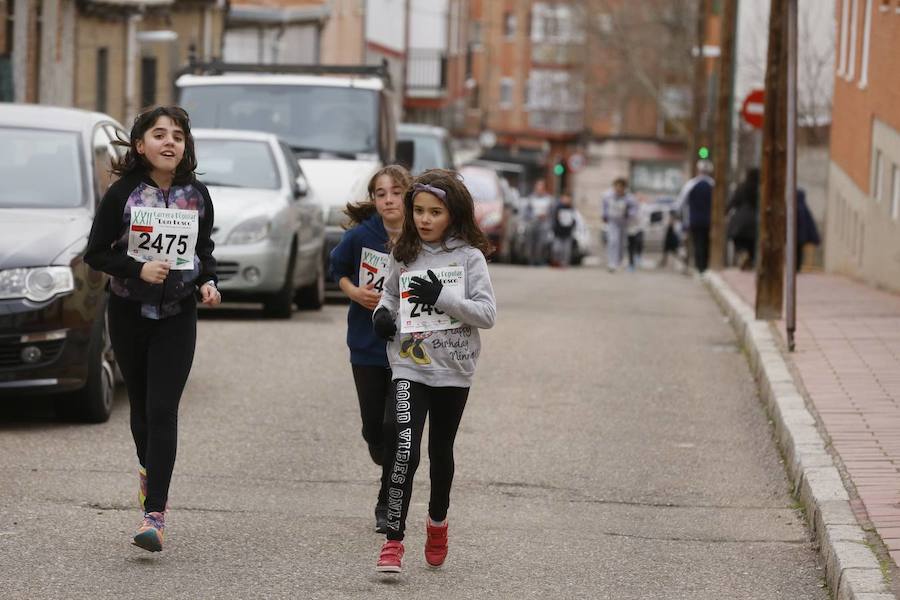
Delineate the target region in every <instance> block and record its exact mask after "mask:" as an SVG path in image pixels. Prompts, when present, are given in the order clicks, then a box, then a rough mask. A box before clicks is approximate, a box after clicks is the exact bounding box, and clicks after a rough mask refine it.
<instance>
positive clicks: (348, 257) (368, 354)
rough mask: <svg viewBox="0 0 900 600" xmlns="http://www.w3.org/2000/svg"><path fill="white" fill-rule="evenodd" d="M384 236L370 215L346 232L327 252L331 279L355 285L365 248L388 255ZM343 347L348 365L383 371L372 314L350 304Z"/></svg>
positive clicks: (384, 364)
mask: <svg viewBox="0 0 900 600" xmlns="http://www.w3.org/2000/svg"><path fill="white" fill-rule="evenodd" d="M387 242H388V235H387V231H385V229H384V223H383V222H382V220H381V216H380V215H378V214H374V215H372V216H371V217H369V218H368V219H366V220H365V221H363V222H362V223H360V224H359V225H357V226H356V227H353V228H352V229H348V230H347V231H346V232H345V233H344V237H343V238H341V241H340V243H339V244H338V245H337V246H335V247H334V250H332V251H331V277H332V279H333V280H334V281H340V280H341V278H342V277H349V278H350V281H352V282H353V285H359V261H360V259H361V257H362V249H363V248H369V249H371V250H376V251H378V252H384V253H388V251H387V248H386V246H387ZM347 346H348V347H349V348H350V363H351V364H354V365H369V366H379V367H387V366H388V359H387V350H386V349H385V346H386V343H385V341H384V340H382V339H381V338H379V337H378V336H377V335H375V330H374V329H373V327H372V311H371V310H369V309H367V308H365V307H364V306H362V305H361V304H358V303H356V302H353V301H351V302H350V309H349V310H348V311H347Z"/></svg>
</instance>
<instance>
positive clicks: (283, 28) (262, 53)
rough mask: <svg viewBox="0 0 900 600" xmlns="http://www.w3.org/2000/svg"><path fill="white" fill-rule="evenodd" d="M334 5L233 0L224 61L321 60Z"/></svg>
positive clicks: (319, 0) (321, 0)
mask: <svg viewBox="0 0 900 600" xmlns="http://www.w3.org/2000/svg"><path fill="white" fill-rule="evenodd" d="M331 4H332V3H331V2H328V0H231V7H230V10H229V12H228V19H227V22H226V29H225V40H224V49H223V56H224V58H225V60H226V61H227V62H240V63H257V64H298V63H299V64H315V63H318V62H320V54H321V45H322V35H323V31H324V29H325V24H326V23H327V22H328V18H329V16H330V15H331V11H332V7H331Z"/></svg>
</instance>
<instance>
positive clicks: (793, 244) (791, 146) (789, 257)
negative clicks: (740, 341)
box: [784, 0, 798, 352]
mask: <svg viewBox="0 0 900 600" xmlns="http://www.w3.org/2000/svg"><path fill="white" fill-rule="evenodd" d="M797 1H798V0H788V7H787V36H786V37H787V148H786V151H787V165H786V169H787V173H785V186H784V194H785V199H784V200H785V208H786V210H787V215H786V217H787V218H786V219H785V228H786V229H787V240H786V242H787V243H786V248H785V253H786V255H785V259H786V260H785V281H784V284H785V310H786V312H787V314H786V315H785V321H786V323H785V324H786V327H787V341H788V350H789V351H790V352H793V351H794V332H795V331H796V330H797Z"/></svg>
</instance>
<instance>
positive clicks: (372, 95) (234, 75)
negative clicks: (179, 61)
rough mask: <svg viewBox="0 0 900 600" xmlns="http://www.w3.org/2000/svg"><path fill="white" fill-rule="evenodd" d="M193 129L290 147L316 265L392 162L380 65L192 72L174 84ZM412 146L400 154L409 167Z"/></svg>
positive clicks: (216, 66)
mask: <svg viewBox="0 0 900 600" xmlns="http://www.w3.org/2000/svg"><path fill="white" fill-rule="evenodd" d="M175 86H176V88H177V90H178V99H179V104H180V105H181V106H183V107H184V108H185V110H187V111H188V114H189V115H190V117H191V125H192V126H193V127H198V128H199V127H202V128H206V129H245V130H254V131H265V132H269V133H274V134H276V135H278V137H280V138H281V139H283V140H284V141H286V142H287V143H288V145H290V147H291V150H292V151H293V152H294V155H295V156H296V157H297V160H298V161H299V163H300V167H301V168H302V170H303V173H304V174H305V175H306V177H307V179H308V181H309V185H310V188H311V189H312V190H313V192H314V195H315V198H316V201H317V202H319V203H320V204H321V207H322V211H323V218H324V220H325V224H326V232H325V247H324V249H323V255H322V260H323V263H324V264H325V267H326V268H325V273H328V269H327V261H328V256H329V254H330V252H331V249H332V248H333V247H334V246H335V245H337V243H338V242H339V241H340V239H341V236H342V235H343V228H342V227H341V224H342V222H343V221H344V214H343V212H342V211H343V208H344V205H345V204H346V203H347V202H350V201H358V200H362V198H357V197H355V196H354V194H358V193H359V190H360V189H362V190H365V189H366V186H367V184H368V181H369V179H370V178H371V177H372V175H373V174H374V173H375V172H376V171H377V170H378V169H380V168H381V167H382V166H383V165H385V164H390V163H393V162H395V159H396V152H397V143H396V135H397V132H396V117H395V114H394V108H393V106H394V101H393V96H394V92H393V90H392V89H391V84H390V77H389V75H388V72H387V67H386V66H385V65H379V66H345V65H340V66H329V65H247V64H229V63H208V64H194V65H191V66H189V67H187V68H186V69H185V71H184V74H182V75H180V76H178V77H177V79H176V81H175ZM411 147H412V145H411V144H409V145H404V146H401V152H403V153H404V154H406V156H405V157H404V159H405V160H408V161H410V162H411V160H412V152H411Z"/></svg>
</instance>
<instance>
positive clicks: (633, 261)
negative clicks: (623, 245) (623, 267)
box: [626, 205, 644, 272]
mask: <svg viewBox="0 0 900 600" xmlns="http://www.w3.org/2000/svg"><path fill="white" fill-rule="evenodd" d="M626 230H627V232H628V244H627V246H628V270H629V271H631V272H634V270H635V269H637V268H640V266H641V256H642V255H643V254H644V215H643V214H642V213H641V210H640V205H637V207H636V208H635V210H634V212H633V213H632V214H631V216H630V217H629V218H628V222H627V224H626Z"/></svg>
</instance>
